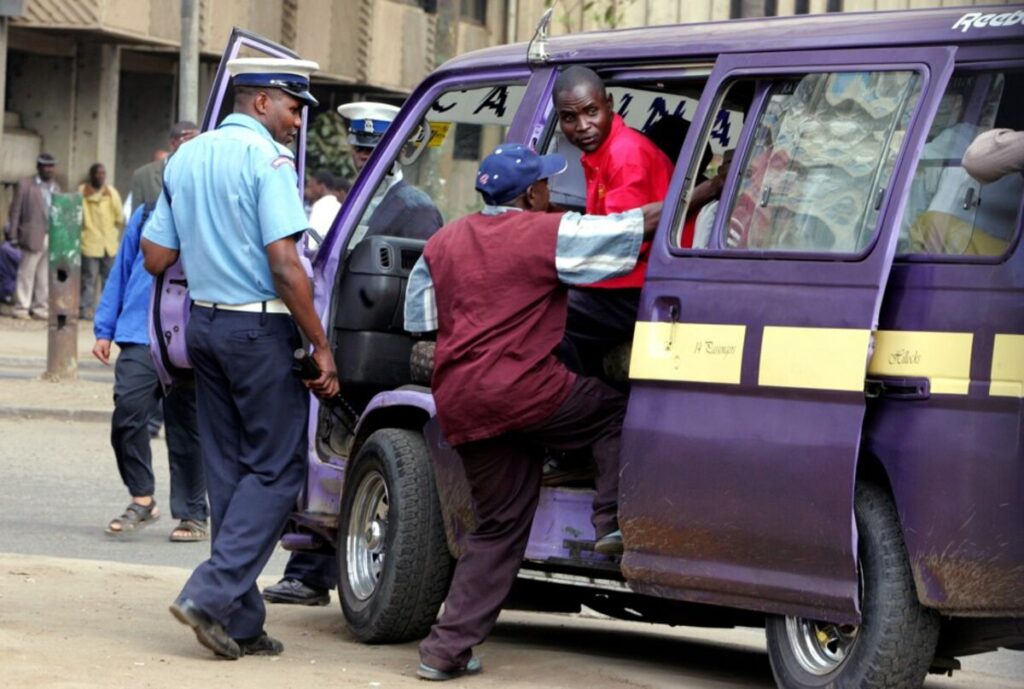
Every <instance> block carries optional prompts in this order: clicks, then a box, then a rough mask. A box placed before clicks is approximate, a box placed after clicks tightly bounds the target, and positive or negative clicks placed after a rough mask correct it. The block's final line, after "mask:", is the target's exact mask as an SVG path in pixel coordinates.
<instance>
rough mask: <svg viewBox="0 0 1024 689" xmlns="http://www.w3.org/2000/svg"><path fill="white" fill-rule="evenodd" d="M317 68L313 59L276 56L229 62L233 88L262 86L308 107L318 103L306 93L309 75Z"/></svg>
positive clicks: (247, 58) (241, 58) (238, 59)
mask: <svg viewBox="0 0 1024 689" xmlns="http://www.w3.org/2000/svg"><path fill="white" fill-rule="evenodd" d="M318 69H320V65H319V64H317V63H316V62H313V61H312V60H296V59H291V58H279V57H239V58H235V59H234V60H231V61H230V62H228V73H229V74H230V75H231V76H232V77H233V78H234V84H235V86H263V87H265V88H274V89H280V90H281V91H284V92H285V93H287V94H288V95H289V96H291V97H292V98H295V99H297V100H298V101H300V102H302V103H304V104H305V105H309V106H316V105H318V104H319V103H318V102H317V99H316V98H314V97H313V94H312V93H310V92H309V75H310V74H312V73H313V72H315V71H316V70H318Z"/></svg>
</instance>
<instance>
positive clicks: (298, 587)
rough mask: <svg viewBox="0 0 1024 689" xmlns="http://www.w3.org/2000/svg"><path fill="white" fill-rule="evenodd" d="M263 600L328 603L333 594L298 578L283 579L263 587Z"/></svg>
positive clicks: (312, 603) (299, 603)
mask: <svg viewBox="0 0 1024 689" xmlns="http://www.w3.org/2000/svg"><path fill="white" fill-rule="evenodd" d="M263 600H265V601H267V602H268V603H284V604H286V605H327V604H328V603H330V602H331V594H330V593H328V592H327V591H325V590H324V589H315V588H313V587H312V586H306V585H305V584H303V583H302V582H301V581H299V580H298V579H282V580H281V581H279V582H277V583H276V584H274V585H273V586H268V587H267V588H265V589H263Z"/></svg>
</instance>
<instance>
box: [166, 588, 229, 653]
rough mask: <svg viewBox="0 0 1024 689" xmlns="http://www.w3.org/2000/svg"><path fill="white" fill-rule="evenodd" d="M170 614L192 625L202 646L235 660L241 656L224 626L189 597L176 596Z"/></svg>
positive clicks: (187, 624) (184, 623) (189, 625)
mask: <svg viewBox="0 0 1024 689" xmlns="http://www.w3.org/2000/svg"><path fill="white" fill-rule="evenodd" d="M170 610H171V614H172V615H174V617H175V618H176V619H177V620H178V621H179V622H181V623H182V624H183V625H185V626H188V627H192V631H193V632H195V634H196V639H198V640H199V643H201V644H202V645H203V646H206V647H207V648H208V649H210V650H211V651H213V652H214V653H216V654H217V655H219V656H221V657H222V658H230V659H231V660H236V659H238V658H241V657H242V649H241V648H239V647H238V643H237V642H236V641H235V640H234V639H232V638H231V637H230V636H228V632H227V630H226V629H224V626H223V625H222V624H221V623H220V622H217V621H216V620H214V619H213V618H211V617H210V616H209V615H207V614H206V613H205V612H204V611H203V610H202V609H200V607H199V606H198V605H196V604H195V603H194V602H193V601H192V599H191V598H178V600H176V601H174V602H173V603H171V608H170Z"/></svg>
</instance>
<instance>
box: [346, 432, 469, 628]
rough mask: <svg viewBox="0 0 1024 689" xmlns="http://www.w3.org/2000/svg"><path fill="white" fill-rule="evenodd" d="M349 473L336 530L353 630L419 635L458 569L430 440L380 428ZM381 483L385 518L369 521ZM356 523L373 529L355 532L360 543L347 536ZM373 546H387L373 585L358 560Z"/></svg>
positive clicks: (369, 558)
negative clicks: (378, 533) (375, 532)
mask: <svg viewBox="0 0 1024 689" xmlns="http://www.w3.org/2000/svg"><path fill="white" fill-rule="evenodd" d="M346 473H347V475H346V476H345V488H344V491H343V493H342V500H341V523H340V525H339V532H338V565H339V567H338V571H339V581H338V597H339V598H340V599H341V609H342V612H344V614H345V620H346V622H347V623H348V627H349V629H351V630H352V633H353V634H354V635H355V636H356V638H358V639H359V640H360V641H362V642H364V643H401V642H404V641H410V640H413V639H420V638H422V637H424V636H425V635H426V634H427V632H428V631H429V630H430V626H431V625H432V624H433V623H434V620H435V619H436V618H437V611H438V609H439V608H440V607H441V603H442V602H443V601H444V597H445V594H446V593H447V591H448V583H449V580H450V573H451V569H452V558H451V555H450V554H449V553H448V544H447V541H446V540H445V531H444V519H443V517H442V515H441V506H440V503H439V501H438V498H437V489H436V487H435V485H434V472H433V468H432V466H431V463H430V454H429V451H428V450H427V446H426V443H425V442H424V441H423V437H422V435H420V434H419V433H417V432H415V431H409V430H404V429H394V428H386V429H381V430H379V431H376V432H375V433H373V434H372V435H371V436H370V437H369V438H367V440H366V442H365V443H364V444H363V446H362V448H361V449H360V450H359V454H358V455H357V456H356V458H355V461H354V462H353V463H352V464H351V465H350V467H349V470H348V471H347V472H346ZM381 481H383V485H384V487H385V488H386V496H385V501H386V505H387V507H386V519H384V520H373V522H372V524H371V523H368V522H367V521H366V519H365V518H361V517H360V514H366V510H369V509H370V506H371V505H372V504H373V503H374V499H373V497H372V496H373V495H377V494H379V492H375V491H377V490H379V488H380V484H381ZM376 504H378V505H381V504H383V503H381V502H380V501H377V503H376ZM354 511H355V512H356V513H355V514H354ZM377 513H378V514H379V512H377ZM353 520H356V522H355V523H356V524H359V523H361V524H363V525H364V526H366V527H367V528H354V529H353V531H354V532H355V533H359V534H360V536H359V537H360V538H363V541H362V543H361V544H360V543H359V542H358V540H357V539H353V538H350V537H349V533H350V528H349V527H350V525H351V524H353ZM381 523H382V524H383V525H384V527H383V530H382V531H383V537H382V538H377V539H376V540H374V539H372V538H371V537H370V535H369V534H370V530H371V529H372V528H373V525H379V524H381ZM363 534H366V535H365V536H364V535H363ZM373 543H377V544H382V545H383V551H382V553H383V557H382V559H381V560H380V566H379V572H378V573H377V575H376V581H375V582H373V579H374V577H373V576H365V573H366V572H367V571H371V572H372V567H371V570H367V569H366V568H363V569H360V564H359V563H365V562H370V561H373V558H372V555H371V554H370V550H371V548H369V547H368V546H370V545H371V544H373ZM360 548H361V549H362V550H360ZM354 549H355V550H354ZM350 554H352V556H353V557H352V558H350ZM363 554H365V555H366V556H365V557H363ZM350 559H351V560H352V561H351V562H350ZM360 572H362V574H361V573H360Z"/></svg>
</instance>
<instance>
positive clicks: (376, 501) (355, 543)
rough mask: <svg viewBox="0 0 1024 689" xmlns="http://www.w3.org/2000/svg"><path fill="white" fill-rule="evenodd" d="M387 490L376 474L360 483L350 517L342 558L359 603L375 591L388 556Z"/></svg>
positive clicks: (373, 472) (368, 474) (370, 475)
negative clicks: (345, 563) (344, 556)
mask: <svg viewBox="0 0 1024 689" xmlns="http://www.w3.org/2000/svg"><path fill="white" fill-rule="evenodd" d="M388 505H389V500H388V487H387V483H386V482H385V481H384V477H383V476H382V475H381V474H380V472H378V471H370V472H368V473H367V474H366V475H365V476H363V478H362V480H361V481H360V482H359V486H358V487H357V488H356V494H355V498H354V499H353V500H352V510H351V513H350V515H349V522H348V533H347V534H346V539H345V555H346V562H347V565H348V567H347V572H346V575H347V576H348V583H349V588H351V589H352V593H353V594H354V595H355V596H356V598H358V599H359V600H367V599H368V598H370V596H372V595H373V593H374V591H376V590H377V584H378V583H379V581H380V575H381V571H382V570H383V568H384V558H385V557H386V555H387V548H386V545H387V532H388Z"/></svg>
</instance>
